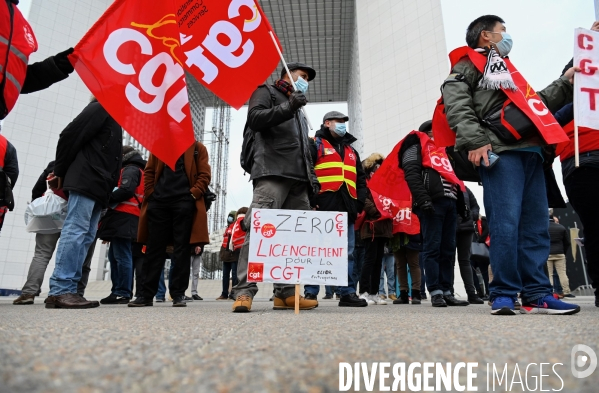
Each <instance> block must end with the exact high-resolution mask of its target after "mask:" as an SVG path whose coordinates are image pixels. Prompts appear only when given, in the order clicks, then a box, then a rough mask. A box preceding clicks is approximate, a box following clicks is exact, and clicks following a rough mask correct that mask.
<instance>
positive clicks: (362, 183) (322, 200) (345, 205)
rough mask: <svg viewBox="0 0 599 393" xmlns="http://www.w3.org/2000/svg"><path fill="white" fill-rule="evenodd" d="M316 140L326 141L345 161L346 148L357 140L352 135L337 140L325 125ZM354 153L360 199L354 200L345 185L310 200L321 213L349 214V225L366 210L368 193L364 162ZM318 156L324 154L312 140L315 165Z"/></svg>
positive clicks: (357, 189) (311, 150)
mask: <svg viewBox="0 0 599 393" xmlns="http://www.w3.org/2000/svg"><path fill="white" fill-rule="evenodd" d="M315 138H322V139H326V140H327V141H328V142H329V143H330V144H331V145H332V146H333V148H334V149H335V151H337V153H338V154H339V155H340V156H341V159H344V156H345V146H350V147H351V144H352V143H354V142H355V141H356V140H357V139H356V138H355V137H354V136H353V135H351V134H345V135H344V136H343V138H342V139H335V137H333V136H332V135H331V132H330V131H329V129H328V128H327V127H325V126H324V125H322V126H321V127H320V130H318V131H316V135H315ZM352 149H353V148H352ZM353 151H354V154H355V155H356V163H357V165H356V175H357V179H356V193H357V195H358V199H354V198H352V197H351V195H349V191H348V189H347V187H346V186H344V185H343V186H341V188H340V189H339V190H338V191H336V192H330V191H329V192H324V193H322V194H318V195H314V196H313V197H312V198H311V199H310V204H311V205H312V206H318V210H320V211H339V212H347V219H348V221H349V223H353V222H354V221H356V217H358V214H359V213H361V212H362V210H363V209H364V201H365V200H366V193H367V188H366V174H365V173H364V168H362V161H361V160H360V155H359V154H358V152H357V151H356V150H355V149H353ZM318 154H322V153H321V152H319V151H318V148H317V146H316V141H315V139H310V155H311V157H312V162H313V163H314V164H316V160H317V158H318Z"/></svg>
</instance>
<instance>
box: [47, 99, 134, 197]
mask: <svg viewBox="0 0 599 393" xmlns="http://www.w3.org/2000/svg"><path fill="white" fill-rule="evenodd" d="M122 146H123V130H122V128H121V126H119V125H118V123H117V122H116V121H115V120H114V119H113V118H112V117H111V116H110V115H109V114H108V112H106V110H105V109H104V108H103V107H102V105H100V103H99V102H97V101H93V102H91V103H89V104H88V105H87V106H86V107H85V109H83V111H82V112H81V113H80V114H79V116H77V117H76V118H75V120H73V121H72V122H71V123H70V124H69V125H68V126H67V127H66V128H65V129H64V130H63V131H62V133H61V134H60V138H59V139H58V145H57V146H56V162H55V163H54V174H55V175H56V176H58V177H62V178H63V182H64V183H63V184H64V185H63V188H64V190H65V191H67V192H70V191H75V192H78V193H81V194H83V195H85V196H87V197H88V198H92V199H94V200H96V201H97V202H99V203H101V204H102V205H103V206H107V205H108V199H109V198H110V194H111V193H112V189H113V188H114V187H115V186H116V185H117V182H118V180H119V176H120V170H121V160H122V153H121V149H122Z"/></svg>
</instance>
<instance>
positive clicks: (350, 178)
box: [314, 138, 358, 199]
mask: <svg viewBox="0 0 599 393" xmlns="http://www.w3.org/2000/svg"><path fill="white" fill-rule="evenodd" d="M317 139H319V140H320V141H321V142H322V147H321V148H320V149H319V150H320V151H319V152H318V153H317V156H318V158H317V159H316V163H315V165H314V173H315V174H316V177H317V178H318V181H319V182H320V193H321V194H322V193H323V192H327V191H333V192H335V191H339V189H340V188H341V186H342V185H343V183H345V185H346V186H347V189H348V191H349V195H351V197H352V198H354V199H357V198H358V193H357V192H356V180H357V178H358V177H357V176H358V175H357V173H356V165H357V162H356V153H355V152H354V149H353V148H352V147H351V146H347V145H346V146H345V154H344V157H343V160H342V159H341V156H340V155H339V153H337V151H336V150H335V148H334V147H333V145H331V144H330V143H329V141H327V140H326V139H322V138H317Z"/></svg>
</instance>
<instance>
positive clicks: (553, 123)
mask: <svg viewBox="0 0 599 393" xmlns="http://www.w3.org/2000/svg"><path fill="white" fill-rule="evenodd" d="M464 57H468V58H469V59H470V61H472V64H474V66H475V67H476V69H477V70H478V71H480V72H481V73H483V74H484V72H485V66H486V64H487V57H486V56H484V55H483V54H481V53H479V52H476V51H475V50H474V49H472V48H470V47H468V46H463V47H460V48H457V49H455V50H453V51H452V52H451V53H450V54H449V62H450V63H451V68H452V69H453V67H454V66H455V65H456V63H457V62H458V61H460V59H462V58H464ZM503 61H504V62H505V64H506V66H507V69H508V70H509V71H510V74H511V76H512V79H513V81H514V83H515V84H516V86H517V87H518V90H516V91H513V90H510V89H501V90H502V91H503V92H504V93H505V94H506V96H507V98H508V99H507V100H506V101H505V103H504V105H503V107H504V108H505V106H506V105H508V104H509V103H511V102H513V103H514V105H516V106H517V107H518V109H520V110H521V111H522V112H524V113H525V114H526V116H527V117H528V118H529V119H530V120H531V121H532V122H533V123H534V125H535V126H536V127H537V129H538V130H539V133H540V134H541V136H542V137H543V139H544V140H545V142H546V143H547V144H548V145H552V144H556V143H561V142H566V141H567V136H566V134H565V133H564V130H563V129H562V127H560V125H559V123H558V122H557V120H555V118H554V117H553V114H551V112H550V111H549V109H548V108H547V106H546V105H545V103H544V102H543V101H542V100H541V98H540V97H539V95H538V94H537V93H536V92H535V91H534V89H533V88H532V87H531V86H530V85H529V84H528V82H526V80H525V79H524V77H523V76H522V74H520V72H519V71H518V70H517V69H516V67H514V65H513V64H512V62H511V61H510V59H508V58H504V59H503ZM501 122H502V124H503V125H504V126H505V127H506V128H507V129H508V130H509V131H510V132H511V133H512V134H513V135H514V137H515V138H516V139H517V140H519V139H521V136H520V134H518V132H517V131H516V130H515V129H514V128H513V127H512V126H511V125H510V124H508V123H507V122H505V121H504V120H503V113H502V118H501ZM433 134H434V135H435V143H436V144H437V146H441V147H446V146H453V145H455V140H456V133H455V132H454V131H453V130H451V128H450V127H449V123H448V122H447V115H446V113H445V104H444V103H443V97H441V98H440V99H439V100H438V101H437V106H436V107H435V112H434V114H433Z"/></svg>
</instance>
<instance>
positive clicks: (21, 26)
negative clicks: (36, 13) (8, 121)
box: [0, 1, 37, 119]
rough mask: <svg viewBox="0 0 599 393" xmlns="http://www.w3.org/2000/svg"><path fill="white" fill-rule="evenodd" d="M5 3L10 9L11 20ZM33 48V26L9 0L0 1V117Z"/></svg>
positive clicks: (22, 78)
mask: <svg viewBox="0 0 599 393" xmlns="http://www.w3.org/2000/svg"><path fill="white" fill-rule="evenodd" d="M9 7H10V8H11V9H12V12H13V16H12V23H11V16H10V10H9ZM11 26H12V36H11ZM9 42H10V48H9V46H8V44H9ZM36 50H37V41H36V39H35V36H34V35H33V29H31V26H29V23H27V21H26V20H25V18H24V17H23V15H22V14H21V11H19V9H18V8H17V7H16V6H15V5H14V4H12V3H11V2H10V1H9V2H6V1H3V2H2V3H0V69H2V71H0V83H2V81H3V79H4V73H5V72H6V83H5V85H4V91H3V92H0V93H2V94H3V95H4V102H5V104H6V113H0V119H3V118H5V117H6V115H7V114H8V113H9V112H10V111H11V110H12V108H13V107H14V106H15V103H16V102H17V98H18V97H19V94H20V92H21V89H22V88H23V83H24V82H25V76H26V75H27V63H28V62H29V56H30V55H31V54H32V53H33V52H35V51H36ZM7 53H8V61H7V57H6V55H7Z"/></svg>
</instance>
